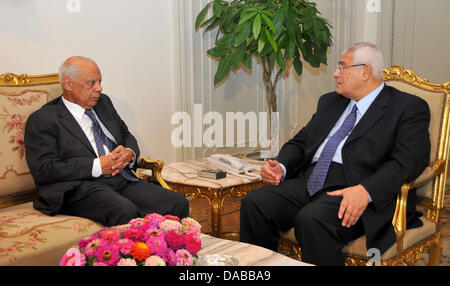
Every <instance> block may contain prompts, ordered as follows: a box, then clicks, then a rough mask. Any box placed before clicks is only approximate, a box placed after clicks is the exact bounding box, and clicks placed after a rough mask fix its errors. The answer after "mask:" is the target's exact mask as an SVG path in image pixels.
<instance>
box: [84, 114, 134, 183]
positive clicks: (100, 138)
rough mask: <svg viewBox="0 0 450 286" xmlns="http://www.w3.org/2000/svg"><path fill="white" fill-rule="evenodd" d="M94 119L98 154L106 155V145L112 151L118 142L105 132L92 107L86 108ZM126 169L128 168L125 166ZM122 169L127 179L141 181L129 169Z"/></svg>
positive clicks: (93, 131) (93, 124) (93, 128)
mask: <svg viewBox="0 0 450 286" xmlns="http://www.w3.org/2000/svg"><path fill="white" fill-rule="evenodd" d="M84 113H85V114H86V115H87V116H88V117H89V118H90V119H91V121H92V133H93V134H94V141H95V145H96V147H97V152H98V156H99V157H100V156H102V155H105V154H106V152H105V147H104V146H105V145H106V147H108V149H109V150H110V151H113V150H114V149H115V148H116V147H117V144H116V143H114V141H112V140H111V139H109V138H108V136H106V134H105V133H104V132H103V130H102V127H101V126H100V123H99V122H98V120H97V118H96V117H95V115H94V112H92V109H86V110H85V112H84ZM125 169H126V168H125ZM125 169H122V171H121V172H120V174H121V175H122V176H123V177H124V178H125V179H127V180H128V181H139V179H138V178H136V177H134V176H132V175H131V174H130V173H128V172H127V171H128V170H125Z"/></svg>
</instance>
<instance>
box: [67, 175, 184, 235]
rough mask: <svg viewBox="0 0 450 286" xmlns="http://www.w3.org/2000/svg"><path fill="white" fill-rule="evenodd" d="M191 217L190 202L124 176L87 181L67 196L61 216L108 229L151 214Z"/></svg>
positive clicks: (152, 185) (153, 185) (154, 185)
mask: <svg viewBox="0 0 450 286" xmlns="http://www.w3.org/2000/svg"><path fill="white" fill-rule="evenodd" d="M154 212H155V213H159V214H161V215H166V214H171V215H175V216H178V217H180V218H184V217H187V216H189V202H188V201H187V200H186V198H185V197H184V196H183V195H181V194H179V193H176V192H174V191H171V190H167V189H164V188H162V187H161V186H159V185H156V184H154V183H152V182H149V181H139V182H130V181H127V180H125V179H124V178H123V177H122V176H120V175H117V176H114V177H100V178H98V179H94V180H87V181H86V182H84V183H82V184H81V185H80V186H79V187H78V188H77V189H75V190H72V191H70V192H68V193H66V194H65V196H64V204H63V207H62V210H61V213H62V214H67V215H74V216H80V217H84V218H89V219H92V220H94V221H97V222H99V223H101V224H103V225H105V226H113V225H119V224H125V223H127V222H128V221H129V220H131V219H133V218H137V217H144V216H145V215H146V214H148V213H154Z"/></svg>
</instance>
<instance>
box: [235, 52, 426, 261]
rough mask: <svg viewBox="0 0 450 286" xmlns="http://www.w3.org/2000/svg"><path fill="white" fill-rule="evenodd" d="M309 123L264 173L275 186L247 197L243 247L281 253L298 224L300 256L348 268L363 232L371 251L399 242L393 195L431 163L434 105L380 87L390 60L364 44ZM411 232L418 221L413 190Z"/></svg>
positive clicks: (347, 57)
mask: <svg viewBox="0 0 450 286" xmlns="http://www.w3.org/2000/svg"><path fill="white" fill-rule="evenodd" d="M333 76H334V78H335V79H336V91H335V92H331V93H327V94H325V95H323V96H322V97H321V98H320V99H319V102H318V106H317V111H316V113H315V114H314V115H313V116H312V118H311V120H310V121H309V122H308V124H307V125H306V126H305V127H304V128H303V129H301V130H300V131H299V132H298V133H297V134H296V135H295V136H294V137H293V138H292V139H290V140H289V141H288V142H287V143H285V144H284V145H283V147H282V148H281V150H280V152H279V155H278V157H277V159H276V160H272V161H269V162H268V163H267V164H265V165H264V166H263V167H262V170H261V176H262V179H263V181H264V182H266V183H267V184H268V185H267V186H264V187H262V188H260V189H258V190H255V191H252V192H250V193H249V194H248V195H247V196H246V197H244V198H243V200H242V206H241V226H240V227H241V234H240V235H241V241H244V242H249V243H254V244H258V245H261V246H264V247H267V248H270V249H273V250H276V248H277V240H278V238H279V236H280V235H279V233H280V232H284V231H287V230H288V229H290V228H292V227H295V235H296V238H297V240H298V241H299V244H300V247H301V249H302V259H303V260H304V261H305V262H310V263H313V264H317V265H343V264H344V256H343V254H342V251H341V250H342V248H343V246H344V245H345V244H347V243H348V242H350V241H351V240H354V239H356V238H357V237H359V236H361V235H363V234H365V235H366V237H367V248H377V249H379V250H380V253H383V252H384V251H386V250H387V249H388V248H389V247H390V246H391V245H392V244H393V243H394V242H395V233H394V229H393V227H392V223H391V221H392V217H393V214H394V208H395V202H396V195H397V193H398V192H399V191H400V187H401V185H402V184H403V183H405V182H407V181H411V180H414V179H415V178H416V177H417V176H419V175H420V173H421V172H422V171H423V170H424V168H425V167H426V166H427V165H428V163H429V157H430V141H429V134H428V125H429V120H430V113H429V108H428V105H427V103H426V102H425V101H423V100H422V99H420V98H419V97H416V96H413V95H411V94H407V93H404V92H401V91H399V90H397V89H395V88H393V87H389V86H386V85H385V84H384V82H383V57H382V55H381V53H380V51H379V50H378V49H377V48H376V46H374V45H372V44H370V43H360V44H355V45H354V46H352V47H350V48H348V49H347V50H345V51H344V52H343V53H342V54H341V57H340V59H339V63H338V66H336V69H335V71H334V74H333ZM409 200H410V202H411V203H410V204H409V207H408V208H409V210H410V211H409V212H408V215H409V216H408V227H412V226H414V225H417V224H420V222H419V221H418V219H417V216H418V214H417V213H416V212H415V192H411V193H410V198H409Z"/></svg>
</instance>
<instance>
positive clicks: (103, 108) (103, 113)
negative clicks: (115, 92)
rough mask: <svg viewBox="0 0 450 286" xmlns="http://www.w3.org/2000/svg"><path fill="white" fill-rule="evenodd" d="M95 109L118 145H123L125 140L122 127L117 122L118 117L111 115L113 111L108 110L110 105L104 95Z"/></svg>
mask: <svg viewBox="0 0 450 286" xmlns="http://www.w3.org/2000/svg"><path fill="white" fill-rule="evenodd" d="M94 110H95V112H96V113H97V115H98V117H99V119H100V121H101V122H102V123H103V125H105V127H106V129H108V131H109V132H110V133H111V134H112V135H113V136H114V138H115V139H116V143H117V145H123V142H122V141H121V139H122V136H121V131H120V128H119V127H118V125H117V124H115V122H116V119H114V118H113V117H112V116H111V112H110V111H109V110H108V106H107V105H106V104H105V102H104V101H103V100H102V97H100V100H99V102H98V103H97V105H96V106H95V107H94Z"/></svg>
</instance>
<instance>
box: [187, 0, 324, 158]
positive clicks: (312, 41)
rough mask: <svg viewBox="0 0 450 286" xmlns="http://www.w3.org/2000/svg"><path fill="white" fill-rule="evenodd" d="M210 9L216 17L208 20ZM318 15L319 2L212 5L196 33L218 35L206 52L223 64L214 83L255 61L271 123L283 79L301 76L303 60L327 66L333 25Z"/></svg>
mask: <svg viewBox="0 0 450 286" xmlns="http://www.w3.org/2000/svg"><path fill="white" fill-rule="evenodd" d="M210 9H212V15H211V16H210V17H209V18H207V17H206V16H207V15H208V12H209V10H210ZM319 15H320V12H319V11H318V10H317V5H316V3H312V2H308V1H306V0H232V1H225V0H213V1H211V2H209V3H208V4H206V6H205V7H204V8H203V9H202V10H201V11H200V13H199V14H198V15H197V17H196V21H195V29H196V30H198V29H199V28H205V33H206V32H209V31H213V30H216V31H217V34H216V39H215V46H214V47H213V48H211V49H209V50H208V51H207V53H208V55H210V56H211V57H213V58H215V59H217V60H218V61H219V64H218V67H217V71H216V73H215V76H214V85H215V86H217V85H218V84H220V83H221V82H222V81H224V80H225V78H226V77H227V75H228V74H229V72H230V70H231V69H235V70H237V69H239V68H240V67H241V64H243V65H244V66H245V67H246V68H248V69H249V70H250V71H251V69H252V63H253V58H256V59H257V62H258V63H260V64H261V65H262V67H263V82H264V85H265V88H266V102H267V108H268V113H269V120H270V118H272V116H271V114H272V113H273V112H277V111H278V108H277V93H276V88H277V85H278V83H279V81H280V79H281V78H282V77H283V76H284V77H288V76H289V73H290V69H291V67H292V66H293V67H294V70H295V72H296V73H297V74H298V75H299V76H300V75H301V74H302V72H303V63H302V61H303V60H304V61H306V62H308V63H309V64H310V65H311V66H312V67H315V68H317V67H319V66H320V64H321V63H323V64H325V65H326V64H327V49H328V47H330V46H331V33H330V28H331V23H330V22H329V21H327V20H326V19H324V18H322V17H320V16H319ZM275 71H276V73H275V74H274V72H275ZM273 123H274V122H272V124H273ZM272 124H271V127H272V126H273V125H272ZM275 125H277V126H278V122H276V124H275ZM271 129H272V130H273V128H271ZM277 133H278V128H277ZM271 135H272V136H273V134H271ZM272 136H271V137H272ZM276 151H278V150H276Z"/></svg>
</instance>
